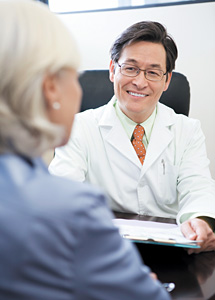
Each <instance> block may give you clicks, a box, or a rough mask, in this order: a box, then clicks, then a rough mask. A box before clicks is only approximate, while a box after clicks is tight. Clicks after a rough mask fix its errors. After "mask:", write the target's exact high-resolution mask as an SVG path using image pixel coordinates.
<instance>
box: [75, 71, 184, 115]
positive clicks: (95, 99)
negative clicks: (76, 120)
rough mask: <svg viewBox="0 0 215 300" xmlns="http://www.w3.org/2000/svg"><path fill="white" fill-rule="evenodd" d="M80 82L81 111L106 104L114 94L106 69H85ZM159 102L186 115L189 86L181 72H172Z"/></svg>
mask: <svg viewBox="0 0 215 300" xmlns="http://www.w3.org/2000/svg"><path fill="white" fill-rule="evenodd" d="M80 84H81V86H82V89H83V99H82V105H81V111H84V110H86V109H89V108H97V107H99V106H102V105H104V104H106V103H107V102H108V101H109V100H110V99H111V97H112V96H113V94H114V91H113V83H112V82H111V81H110V80H109V71H108V70H88V71H85V72H84V73H82V74H81V76H80ZM160 102H161V103H163V104H165V105H167V106H169V107H171V108H173V109H174V111H175V112H176V113H178V114H184V115H186V116H188V114H189V109H190V86H189V82H188V80H187V78H186V77H185V76H184V75H183V74H181V73H178V72H173V75H172V79H171V82H170V85H169V88H168V90H167V91H166V92H164V93H163V94H162V96H161V98H160Z"/></svg>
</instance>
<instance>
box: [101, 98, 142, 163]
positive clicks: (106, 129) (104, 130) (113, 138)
mask: <svg viewBox="0 0 215 300" xmlns="http://www.w3.org/2000/svg"><path fill="white" fill-rule="evenodd" d="M113 103H114V98H112V100H111V101H110V102H109V103H108V104H107V106H106V107H105V110H104V113H103V114H102V116H101V119H100V120H99V128H100V132H101V135H102V137H103V140H104V142H105V148H106V149H107V155H108V156H109V157H110V159H111V156H112V155H116V151H117V152H119V153H120V156H121V155H123V156H124V157H126V158H127V159H129V160H130V161H132V162H133V163H134V164H136V165H137V166H138V167H139V168H141V167H142V165H141V163H140V161H139V159H138V157H137V155H136V152H135V150H134V148H133V146H132V144H131V141H130V140H129V138H128V136H127V134H126V132H125V130H124V128H123V126H122V124H121V122H120V121H119V119H118V118H117V116H116V112H115V108H114V107H113Z"/></svg>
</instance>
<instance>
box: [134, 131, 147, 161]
mask: <svg viewBox="0 0 215 300" xmlns="http://www.w3.org/2000/svg"><path fill="white" fill-rule="evenodd" d="M143 136H144V128H143V127H142V126H141V125H137V126H136V127H135V129H134V132H133V140H132V142H131V143H132V145H133V147H134V150H135V151H136V153H137V156H138V157H139V160H140V162H141V164H143V162H144V160H145V155H146V149H145V146H144V145H143V142H142V140H143Z"/></svg>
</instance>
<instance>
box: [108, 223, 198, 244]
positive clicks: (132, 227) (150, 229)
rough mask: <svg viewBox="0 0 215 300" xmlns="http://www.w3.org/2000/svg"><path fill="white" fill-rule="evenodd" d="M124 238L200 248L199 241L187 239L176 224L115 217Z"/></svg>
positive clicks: (149, 242) (116, 224) (148, 242)
mask: <svg viewBox="0 0 215 300" xmlns="http://www.w3.org/2000/svg"><path fill="white" fill-rule="evenodd" d="M113 222H114V225H115V226H116V227H118V228H119V232H120V235H121V236H122V237H123V238H126V239H129V240H132V241H134V242H142V243H147V244H160V245H169V246H176V247H184V248H199V247H200V246H199V245H198V242H196V241H192V240H188V239H186V238H185V237H184V236H183V234H182V233H181V231H180V227H179V226H178V225H176V224H169V223H159V222H151V221H139V220H130V219H113Z"/></svg>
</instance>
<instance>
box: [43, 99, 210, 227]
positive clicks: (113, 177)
mask: <svg viewBox="0 0 215 300" xmlns="http://www.w3.org/2000/svg"><path fill="white" fill-rule="evenodd" d="M113 101H114V98H113V99H112V100H111V101H110V102H109V103H108V104H107V105H105V106H102V107H100V108H97V109H93V110H88V111H85V112H82V113H79V114H77V116H76V119H75V124H74V127H73V132H72V136H71V138H70V140H69V143H68V144H67V145H66V146H64V147H61V148H58V149H56V153H55V158H54V160H53V161H52V163H51V164H50V167H49V170H50V172H51V173H53V174H56V175H60V176H65V177H68V178H72V179H75V180H78V181H88V182H90V183H92V184H95V185H99V186H101V187H102V188H103V189H104V190H105V191H106V193H107V195H108V196H109V200H110V206H111V208H112V209H113V210H115V211H122V212H131V213H137V214H144V215H152V216H160V217H173V218H176V217H177V221H178V222H179V221H180V217H181V216H182V215H184V214H185V215H184V216H188V214H190V213H194V214H195V213H196V214H197V215H198V216H200V215H204V216H209V217H214V216H215V184H214V181H213V180H212V179H211V175H210V171H209V160H208V159H207V155H206V149H205V141H204V140H205V138H204V135H203V133H202V130H201V128H200V122H199V121H197V120H194V119H191V118H188V117H186V116H184V115H178V114H176V113H175V112H174V111H173V110H172V109H170V108H168V107H166V106H165V105H163V104H161V103H158V107H157V116H156V120H155V123H154V127H153V130H152V134H151V138H150V142H149V145H148V148H147V151H146V157H145V162H144V164H143V166H142V165H141V163H140V161H139V159H138V157H137V154H136V152H135V150H134V148H133V146H132V144H131V142H130V140H129V138H128V136H127V134H126V132H125V130H124V129H123V127H122V125H121V123H120V121H119V119H118V118H117V116H116V113H115V108H114V107H113Z"/></svg>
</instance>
